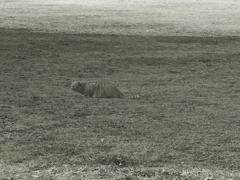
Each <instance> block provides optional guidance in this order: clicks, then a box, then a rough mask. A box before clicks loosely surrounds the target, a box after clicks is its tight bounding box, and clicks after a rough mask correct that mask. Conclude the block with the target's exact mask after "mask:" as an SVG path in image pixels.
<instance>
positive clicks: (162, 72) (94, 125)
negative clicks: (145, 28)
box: [0, 29, 240, 179]
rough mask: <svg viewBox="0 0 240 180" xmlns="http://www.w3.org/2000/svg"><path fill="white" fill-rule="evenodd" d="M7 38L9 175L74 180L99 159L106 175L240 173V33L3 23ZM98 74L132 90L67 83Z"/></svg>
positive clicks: (4, 109) (2, 65)
mask: <svg viewBox="0 0 240 180" xmlns="http://www.w3.org/2000/svg"><path fill="white" fill-rule="evenodd" d="M0 41H1V44H0V49H1V54H0V59H1V61H0V71H1V79H0V84H1V85H0V92H1V94H0V98H1V103H0V133H1V136H0V143H1V147H0V152H1V155H0V156H1V157H0V158H1V164H2V165H1V167H2V168H1V170H0V173H1V175H2V176H3V177H11V178H12V179H15V178H16V179H21V178H22V179H28V178H29V177H31V178H40V179H51V178H52V179H54V178H55V179H61V178H62V177H65V178H66V177H68V179H71V178H72V179H74V178H75V179H77V178H78V177H79V178H80V175H79V173H80V174H81V173H83V174H85V175H86V174H87V172H88V173H90V172H92V174H91V173H90V174H91V176H93V177H95V175H94V172H95V171H96V168H100V170H99V171H96V172H98V173H97V174H96V176H97V177H101V178H103V179H104V178H106V179H108V178H110V176H113V177H115V178H116V177H119V178H118V179H134V178H138V179H140V177H149V179H150V178H153V179H154V178H155V179H162V178H163V176H164V178H165V179H172V177H174V178H175V179H186V178H187V177H189V176H190V175H191V178H193V175H192V174H191V172H196V174H195V175H196V176H194V177H195V179H201V178H203V176H201V175H199V174H200V173H201V172H202V171H201V168H203V169H217V170H224V172H225V171H226V172H227V173H223V174H224V177H226V176H228V175H229V176H231V177H232V178H235V177H236V179H237V178H239V177H240V176H239V174H234V173H233V174H231V173H229V172H232V171H233V172H234V171H237V170H239V168H240V166H239V165H240V119H239V116H240V112H239V109H240V103H239V93H240V85H239V82H240V71H239V69H240V61H239V56H240V53H239V51H238V50H239V49H238V48H239V47H240V38H238V37H211V38H209V37H208V38H204V37H167V36H164V37H161V36H157V37H146V36H118V35H114V36H113V35H87V34H78V35H71V34H61V33H56V34H54V33H51V34H50V33H37V32H30V31H27V30H20V29H19V30H11V29H1V30H0ZM98 78H107V79H111V81H112V82H114V83H115V84H116V85H117V86H118V87H119V89H120V90H121V91H122V92H123V93H124V94H125V95H126V98H125V99H94V98H85V97H82V96H81V95H80V94H76V93H73V92H71V91H70V89H69V88H70V84H71V81H72V80H86V81H88V80H89V81H90V80H96V79H98ZM133 95H139V96H140V98H139V99H131V98H130V97H131V96H133ZM96 166H97V167H96ZM172 166H174V167H175V168H173V169H175V170H174V171H173V173H171V172H172V171H170V170H169V171H164V167H172ZM80 167H81V168H80ZM92 167H96V168H95V169H94V168H93V169H91V168H92ZM102 167H105V168H102ZM132 167H135V169H130V168H132ZM141 167H142V168H143V169H141V170H139V169H136V168H141ZM144 167H159V168H160V169H161V171H160V170H158V171H155V170H153V169H148V170H146V169H145V168H144ZM109 168H111V169H109ZM124 168H125V169H124ZM126 168H129V169H126ZM188 168H190V169H191V170H189V172H188V171H183V169H188ZM193 168H198V170H199V172H198V170H194V169H193ZM181 169H182V170H181ZM120 171H121V172H120ZM64 172H65V173H64ZM110 172H111V173H110ZM116 172H120V175H119V176H114V175H112V173H116ZM131 172H132V173H131ZM158 172H159V173H158ZM165 172H166V173H165ZM183 172H185V174H184V173H183ZM186 172H188V173H186ZM210 172H211V171H210ZM212 172H215V171H212ZM216 172H217V171H216ZM220 172H222V171H220ZM34 173H35V174H34ZM61 173H62V174H61ZM69 173H70V174H69ZM129 173H130V175H128V174H129ZM189 174H190V175H189ZM193 174H194V173H193ZM210 174H211V173H210ZM217 174H219V173H217ZM220 174H221V173H220ZM85 175H81V177H84V176H85ZM115 175H116V174H115ZM213 175H214V173H213ZM215 175H216V174H215ZM216 176H217V175H216ZM88 177H89V179H90V175H89V176H88ZM113 177H112V178H113ZM217 177H218V178H219V177H220V176H217ZM221 177H222V176H221ZM95 178H96V177H95ZM63 179H64V178H63ZM86 179H88V178H86ZM93 179H94V178H93Z"/></svg>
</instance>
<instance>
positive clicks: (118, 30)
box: [0, 0, 240, 36]
mask: <svg viewBox="0 0 240 180" xmlns="http://www.w3.org/2000/svg"><path fill="white" fill-rule="evenodd" d="M239 9H240V2H239V1H238V0H229V1H224V0H215V1H212V0H205V1H197V0H191V1H189V0H168V1H157V0H148V1H142V0H134V1H133V0H100V1H97V0H91V1H78V0H70V1H66V0H65V1H64V0H62V1H53V0H52V1H49V0H44V1H37V0H30V1H26V0H25V1H17V0H15V1H4V2H3V3H2V4H1V5H0V10H1V11H0V16H1V17H2V19H1V23H0V26H1V27H9V28H19V27H20V28H27V29H32V30H38V31H50V32H53V31H57V32H59V31H60V32H62V31H64V32H70V33H87V34H89V33H100V34H122V35H127V34H131V35H136V34H138V35H147V36H149V35H167V36H171V35H176V36H185V35H188V36H225V35H230V36H237V35H240V31H239V29H240V25H239V23H238V22H239V16H240V11H239Z"/></svg>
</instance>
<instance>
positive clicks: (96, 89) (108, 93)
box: [71, 80, 124, 98]
mask: <svg viewBox="0 0 240 180" xmlns="http://www.w3.org/2000/svg"><path fill="white" fill-rule="evenodd" d="M71 90H72V91H74V92H78V93H80V94H82V95H84V96H86V97H93V98H124V95H123V94H122V93H121V92H120V90H119V89H118V88H117V87H116V86H115V85H114V84H112V83H111V82H109V81H106V80H99V81H97V82H96V83H91V82H79V81H77V82H73V83H72V85H71Z"/></svg>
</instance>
